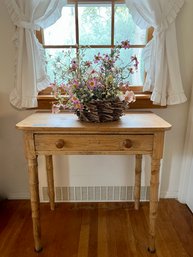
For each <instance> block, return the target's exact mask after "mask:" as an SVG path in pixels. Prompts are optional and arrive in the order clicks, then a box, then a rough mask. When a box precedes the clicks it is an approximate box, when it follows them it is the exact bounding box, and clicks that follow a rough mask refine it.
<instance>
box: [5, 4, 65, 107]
mask: <svg viewBox="0 0 193 257" xmlns="http://www.w3.org/2000/svg"><path fill="white" fill-rule="evenodd" d="M65 3H66V0H5V4H6V5H7V7H8V11H9V14H10V17H11V20H12V22H13V24H14V25H15V26H16V31H15V36H14V42H15V46H16V60H15V87H14V90H13V91H12V92H11V94H10V102H11V104H12V105H13V106H15V107H16V108H19V109H21V108H31V107H36V106H37V94H38V91H40V90H42V89H44V88H45V87H47V86H48V85H49V79H48V77H47V75H46V72H45V58H44V49H43V47H42V45H41V44H40V43H39V42H38V40H37V38H36V36H35V34H34V31H35V30H39V29H40V28H46V27H48V26H50V25H52V24H53V23H54V22H55V21H56V20H57V19H58V18H59V17H60V15H61V9H62V7H63V6H64V5H65Z"/></svg>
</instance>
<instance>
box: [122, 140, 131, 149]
mask: <svg viewBox="0 0 193 257" xmlns="http://www.w3.org/2000/svg"><path fill="white" fill-rule="evenodd" d="M123 145H124V147H126V148H131V147H132V141H131V140H130V139H126V140H125V141H124V142H123Z"/></svg>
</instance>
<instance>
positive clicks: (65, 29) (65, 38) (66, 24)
mask: <svg viewBox="0 0 193 257" xmlns="http://www.w3.org/2000/svg"><path fill="white" fill-rule="evenodd" d="M69 28H70V29H69ZM44 43H45V45H74V44H75V8H74V6H73V5H70V6H65V7H63V9H62V16H61V18H60V19H59V20H58V21H57V22H56V23H54V24H53V25H52V26H50V27H49V28H47V29H45V30H44Z"/></svg>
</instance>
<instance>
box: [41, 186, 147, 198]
mask: <svg viewBox="0 0 193 257" xmlns="http://www.w3.org/2000/svg"><path fill="white" fill-rule="evenodd" d="M42 198H43V199H42V200H43V202H47V201H48V200H49V198H48V187H42ZM55 199H56V201H57V202H99V201H101V202H108V201H109V202H111V201H133V200H134V187H133V186H89V187H55ZM140 199H141V201H148V200H149V186H142V187H141V197H140Z"/></svg>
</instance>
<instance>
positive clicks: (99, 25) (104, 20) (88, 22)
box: [78, 4, 111, 45]
mask: <svg viewBox="0 0 193 257" xmlns="http://www.w3.org/2000/svg"><path fill="white" fill-rule="evenodd" d="M78 10H79V38H80V39H79V43H80V45H110V44H111V5H109V4H105V5H102V6H101V5H97V4H95V5H93V4H89V5H79V9H78Z"/></svg>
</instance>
